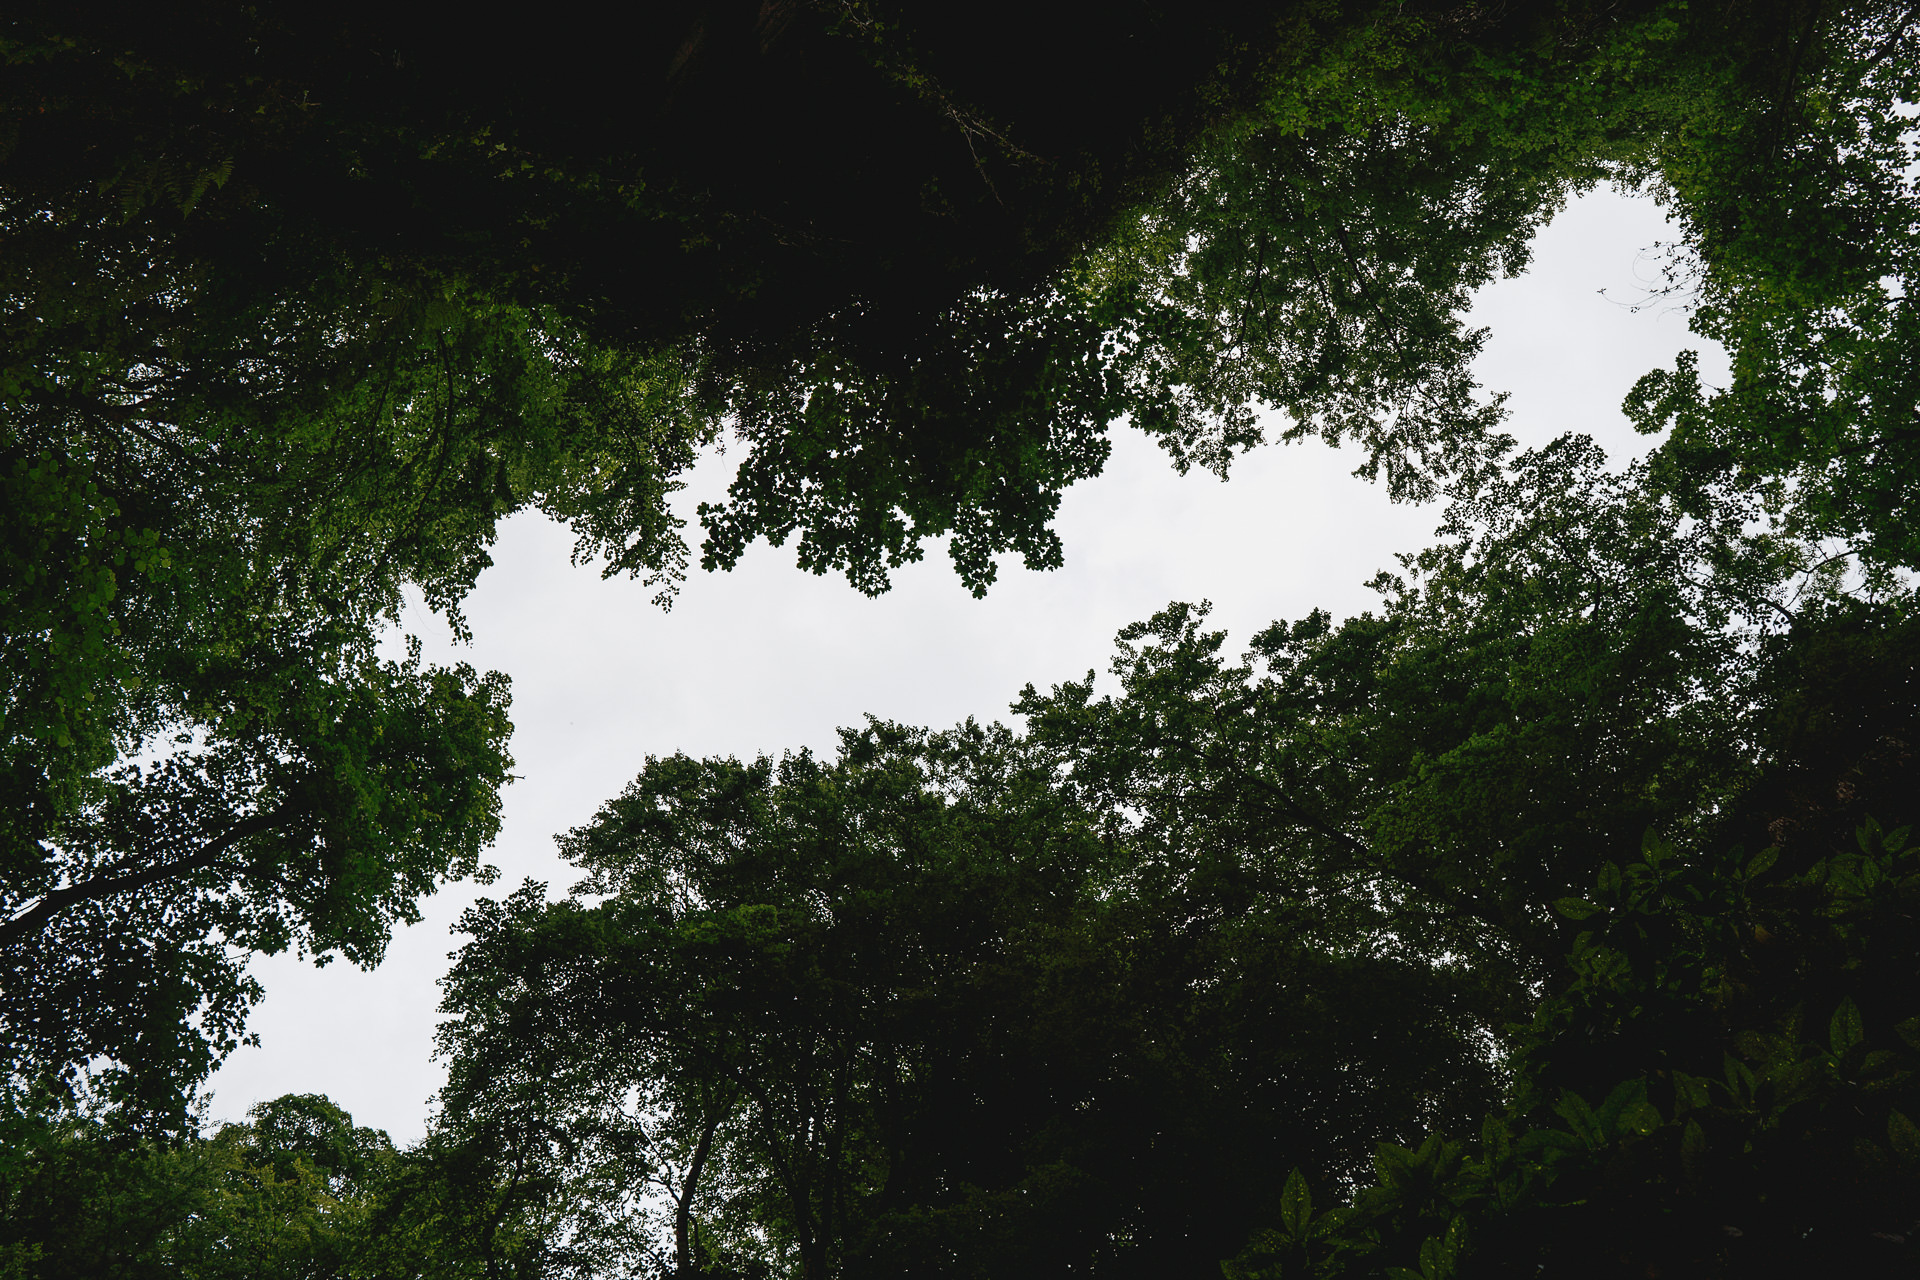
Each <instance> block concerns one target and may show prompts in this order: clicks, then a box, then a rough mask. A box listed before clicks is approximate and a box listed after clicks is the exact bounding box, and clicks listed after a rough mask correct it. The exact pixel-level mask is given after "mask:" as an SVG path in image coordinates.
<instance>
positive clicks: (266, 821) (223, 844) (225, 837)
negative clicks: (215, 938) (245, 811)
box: [0, 805, 295, 947]
mask: <svg viewBox="0 0 1920 1280" xmlns="http://www.w3.org/2000/svg"><path fill="white" fill-rule="evenodd" d="M294 812H295V810H294V808H293V807H292V806H290V805H282V806H281V807H280V808H278V809H275V810H273V811H272V812H270V813H261V814H255V815H254V816H253V817H251V818H243V819H241V820H240V821H239V822H236V823H235V824H234V825H233V826H231V827H229V828H227V830H226V831H224V832H222V833H221V834H220V835H218V836H216V837H214V838H213V839H212V840H210V841H208V842H207V843H206V844H205V845H204V846H202V847H201V849H200V851H199V852H198V853H196V854H194V855H192V856H191V857H187V858H180V859H176V860H175V861H172V862H162V863H157V864H155V865H153V866H150V867H142V868H141V869H140V870H138V871H123V872H119V873H109V874H106V875H98V876H94V877H93V878H91V879H89V880H82V881H81V882H80V883H78V884H70V885H68V886H66V887H65V888H63V889H54V890H51V891H49V892H48V893H47V894H46V895H45V896H44V897H42V898H41V899H40V901H38V902H36V903H34V904H33V906H31V907H29V908H27V909H26V910H25V911H22V912H21V913H20V914H19V915H17V916H14V917H13V918H12V919H10V920H8V921H7V922H6V923H5V924H0V947H9V946H12V945H13V944H14V943H16V942H18V941H20V940H21V939H23V938H25V937H27V936H28V935H29V934H32V933H34V932H36V931H38V930H39V929H41V928H43V927H45V925H46V922H47V921H48V920H50V919H52V918H53V916H54V915H56V914H58V913H59V912H61V911H64V910H65V909H66V908H68V907H70V906H73V905H74V904H76V903H80V902H90V901H93V900H95V899H98V898H107V897H112V896H113V895H114V894H117V893H128V892H131V891H133V890H135V889H144V888H146V887H147V886H148V885H151V884H158V883H159V882H160V881H162V880H166V879H169V878H171V877H173V876H180V875H186V874H188V873H189V872H193V871H199V870H202V869H203V868H206V867H210V866H212V865H214V864H215V863H216V862H218V861H219V860H220V859H221V858H222V857H224V856H225V855H226V853H227V852H228V851H229V850H230V849H232V848H233V847H234V846H235V845H237V844H239V843H240V842H241V841H242V840H246V839H248V838H249V837H252V836H257V835H259V834H261V833H262V832H265V831H271V830H272V829H273V828H275V827H277V826H281V825H282V824H284V823H285V822H286V821H287V820H288V819H290V818H291V817H293V815H294Z"/></svg>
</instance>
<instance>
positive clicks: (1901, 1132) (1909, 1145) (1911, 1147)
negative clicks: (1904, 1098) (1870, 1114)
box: [1887, 1110, 1920, 1160]
mask: <svg viewBox="0 0 1920 1280" xmlns="http://www.w3.org/2000/svg"><path fill="white" fill-rule="evenodd" d="M1887 1141H1888V1142H1889V1143H1891V1144H1892V1145H1893V1149H1894V1150H1895V1151H1897V1152H1899V1153H1900V1156H1901V1158H1902V1159H1906V1160H1920V1125H1915V1124H1914V1122H1913V1121H1911V1120H1909V1119H1908V1118H1907V1114H1906V1112H1904V1111H1899V1110H1894V1111H1889V1112H1888V1113H1887Z"/></svg>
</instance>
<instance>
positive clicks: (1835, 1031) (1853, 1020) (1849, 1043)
mask: <svg viewBox="0 0 1920 1280" xmlns="http://www.w3.org/2000/svg"><path fill="white" fill-rule="evenodd" d="M1827 1033H1828V1039H1829V1040H1830V1041H1831V1043H1832V1045H1833V1054H1834V1056H1835V1057H1836V1058H1844V1057H1846V1055H1847V1054H1848V1053H1849V1052H1851V1051H1852V1049H1853V1047H1854V1046H1855V1045H1857V1044H1859V1043H1860V1041H1861V1040H1862V1039H1864V1038H1865V1035H1866V1031H1865V1029H1864V1027H1863V1026H1862V1025H1861V1020H1860V1008H1859V1006H1858V1005H1856V1004H1854V1002H1853V1000H1852V998H1851V997H1847V998H1843V999H1842V1000H1841V1001H1840V1007H1839V1008H1838V1009H1835V1010H1834V1011H1833V1020H1832V1022H1831V1023H1830V1024H1829V1025H1828V1029H1827Z"/></svg>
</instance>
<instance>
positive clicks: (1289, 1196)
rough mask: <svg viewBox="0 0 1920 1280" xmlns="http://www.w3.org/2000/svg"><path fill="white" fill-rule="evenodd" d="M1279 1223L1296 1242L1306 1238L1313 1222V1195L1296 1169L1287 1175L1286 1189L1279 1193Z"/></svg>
mask: <svg viewBox="0 0 1920 1280" xmlns="http://www.w3.org/2000/svg"><path fill="white" fill-rule="evenodd" d="M1280 1222H1281V1225H1282V1226H1284V1227H1285V1228H1286V1229H1287V1234H1288V1235H1290V1236H1293V1237H1294V1238H1295V1239H1297V1240H1304V1239H1305V1238H1306V1235H1307V1228H1308V1227H1309V1226H1310V1225H1311V1224H1312V1222H1313V1193H1312V1192H1311V1191H1310V1190H1309V1189H1308V1187H1307V1180H1306V1178H1305V1177H1304V1176H1302V1175H1301V1173H1300V1170H1299V1169H1298V1168H1295V1169H1294V1171H1293V1172H1292V1173H1290V1174H1288V1175H1287V1185H1286V1188H1285V1189H1284V1190H1283V1191H1281V1193H1280Z"/></svg>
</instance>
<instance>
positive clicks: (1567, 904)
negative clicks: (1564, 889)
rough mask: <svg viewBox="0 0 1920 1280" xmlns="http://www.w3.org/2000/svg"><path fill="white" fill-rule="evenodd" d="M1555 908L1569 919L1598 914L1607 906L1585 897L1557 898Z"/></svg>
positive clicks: (1554, 903)
mask: <svg viewBox="0 0 1920 1280" xmlns="http://www.w3.org/2000/svg"><path fill="white" fill-rule="evenodd" d="M1553 909H1554V910H1555V911H1558V912H1559V913H1560V914H1561V915H1563V916H1565V917H1566V918H1567V919H1569V920H1585V919H1586V918H1587V917H1588V916H1594V915H1598V914H1599V913H1600V912H1602V911H1604V910H1606V908H1605V907H1602V906H1598V905H1596V904H1594V903H1591V902H1588V901H1587V900H1586V899H1585V898H1555V899H1554V900H1553Z"/></svg>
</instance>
